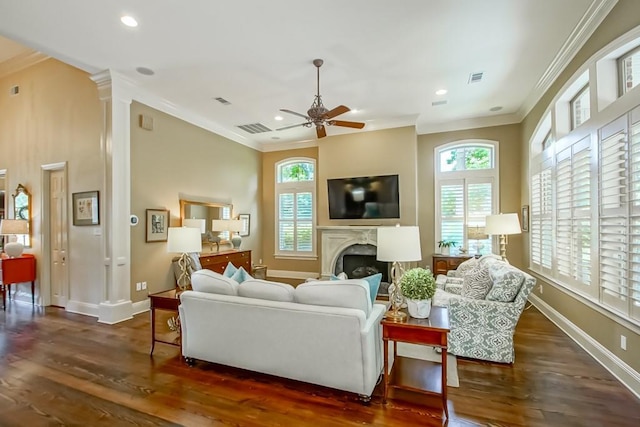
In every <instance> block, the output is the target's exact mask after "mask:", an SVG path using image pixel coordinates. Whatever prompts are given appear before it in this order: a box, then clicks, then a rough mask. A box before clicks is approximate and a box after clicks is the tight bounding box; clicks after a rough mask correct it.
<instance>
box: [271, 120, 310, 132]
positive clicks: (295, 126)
mask: <svg viewBox="0 0 640 427" xmlns="http://www.w3.org/2000/svg"><path fill="white" fill-rule="evenodd" d="M307 124H308V122H305V123H298V124H297V125H291V126H286V127H283V128H279V129H276V130H285V129H291V128H297V127H298V126H305V125H307Z"/></svg>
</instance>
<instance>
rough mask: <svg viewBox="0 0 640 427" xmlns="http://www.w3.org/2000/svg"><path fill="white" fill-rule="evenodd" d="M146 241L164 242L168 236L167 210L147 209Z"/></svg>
mask: <svg viewBox="0 0 640 427" xmlns="http://www.w3.org/2000/svg"><path fill="white" fill-rule="evenodd" d="M146 217H147V221H146V242H147V243H150V242H166V241H167V239H168V237H169V218H170V216H169V210H167V209H147V215H146Z"/></svg>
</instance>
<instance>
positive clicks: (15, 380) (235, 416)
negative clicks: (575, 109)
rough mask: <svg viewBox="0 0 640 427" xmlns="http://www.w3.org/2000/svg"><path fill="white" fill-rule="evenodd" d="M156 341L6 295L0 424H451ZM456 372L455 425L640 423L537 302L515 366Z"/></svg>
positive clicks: (422, 411)
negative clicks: (183, 354) (186, 356)
mask: <svg viewBox="0 0 640 427" xmlns="http://www.w3.org/2000/svg"><path fill="white" fill-rule="evenodd" d="M159 317H160V316H159ZM160 321H161V322H162V321H163V320H162V319H161V320H160ZM163 326H164V325H160V324H159V327H163ZM238 339H241V337H239V338H238ZM149 348H150V325H149V315H148V313H144V314H141V315H138V316H135V318H134V319H132V320H130V321H127V322H123V323H121V324H117V325H113V326H108V325H103V324H99V323H97V322H96V320H95V319H94V318H90V317H86V316H82V315H76V314H71V313H67V312H65V311H64V310H62V309H58V308H53V307H47V308H44V309H43V308H35V309H32V307H31V306H30V305H26V304H22V303H18V302H11V303H10V304H9V306H8V307H7V311H6V312H5V313H3V314H2V315H0V355H1V356H2V363H0V426H53V425H82V426H128V425H137V426H169V425H185V426H207V425H212V426H362V425H370V426H414V425H421V426H432V425H447V423H446V422H444V421H443V420H442V419H441V418H440V416H439V415H438V414H435V413H434V412H432V411H431V410H429V409H428V408H425V407H424V406H421V405H417V404H414V403H408V402H405V401H399V400H390V401H389V403H388V404H387V405H386V406H383V405H382V404H381V398H380V393H381V388H380V387H378V388H377V389H376V393H375V394H374V397H373V399H372V402H371V404H370V405H369V406H364V405H362V404H360V403H359V402H358V400H357V398H356V396H354V395H352V394H349V393H343V392H339V391H334V390H331V389H327V388H322V387H316V386H312V385H308V384H303V383H299V382H295V381H288V380H284V379H279V378H274V377H269V376H266V375H259V374H254V373H250V372H247V371H241V370H237V369H232V368H227V367H223V366H219V365H214V364H208V363H204V362H197V363H196V365H195V367H193V368H190V367H188V366H187V365H186V364H185V363H183V362H182V361H181V360H180V357H179V349H178V348H177V347H172V346H169V345H165V344H156V348H155V352H154V356H153V358H150V357H149V354H148V351H149ZM458 372H459V376H460V387H459V388H451V387H450V388H449V390H448V392H449V414H450V420H449V421H448V425H449V426H477V425H480V426H563V427H565V426H638V425H640V401H639V400H637V399H636V398H635V396H634V395H633V394H632V393H631V392H630V391H628V390H627V389H626V388H624V387H623V386H622V385H620V384H619V383H618V382H617V380H615V379H614V378H613V377H612V376H611V375H610V374H609V373H608V372H607V371H606V370H605V369H604V368H602V367H601V366H600V365H598V364H597V363H596V362H594V361H593V360H592V359H591V358H590V357H589V356H588V355H587V354H586V353H585V352H584V351H583V350H582V349H581V348H580V347H578V346H577V345H576V344H575V343H573V341H571V340H570V339H569V338H567V337H566V336H565V335H564V334H563V333H562V332H561V331H560V330H559V329H558V328H557V327H556V326H555V325H553V324H552V323H551V322H549V321H548V320H547V319H546V318H544V316H542V315H541V314H540V313H539V312H538V311H537V310H536V309H535V308H531V309H529V310H526V311H525V312H524V314H523V316H522V318H521V320H520V323H519V325H518V330H517V333H516V363H515V364H514V365H513V366H511V365H500V364H491V363H484V362H478V361H473V360H464V359H460V358H459V359H458ZM420 398H423V397H420Z"/></svg>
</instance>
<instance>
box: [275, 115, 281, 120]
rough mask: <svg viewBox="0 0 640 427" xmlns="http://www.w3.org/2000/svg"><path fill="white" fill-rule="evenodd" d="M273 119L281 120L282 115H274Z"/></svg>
mask: <svg viewBox="0 0 640 427" xmlns="http://www.w3.org/2000/svg"><path fill="white" fill-rule="evenodd" d="M274 119H276V120H282V116H275V117H274Z"/></svg>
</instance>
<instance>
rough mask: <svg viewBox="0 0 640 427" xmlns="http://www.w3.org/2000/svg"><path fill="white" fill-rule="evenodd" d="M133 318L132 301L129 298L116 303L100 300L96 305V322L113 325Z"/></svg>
mask: <svg viewBox="0 0 640 427" xmlns="http://www.w3.org/2000/svg"><path fill="white" fill-rule="evenodd" d="M129 319H133V303H132V302H131V301H130V300H125V301H118V302H116V303H111V302H101V303H100V305H99V306H98V322H100V323H106V324H107V325H113V324H115V323H120V322H123V321H125V320H129Z"/></svg>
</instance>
